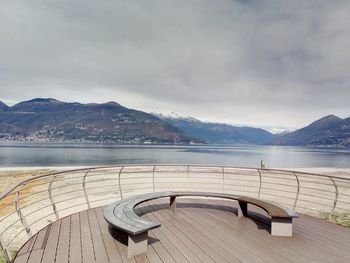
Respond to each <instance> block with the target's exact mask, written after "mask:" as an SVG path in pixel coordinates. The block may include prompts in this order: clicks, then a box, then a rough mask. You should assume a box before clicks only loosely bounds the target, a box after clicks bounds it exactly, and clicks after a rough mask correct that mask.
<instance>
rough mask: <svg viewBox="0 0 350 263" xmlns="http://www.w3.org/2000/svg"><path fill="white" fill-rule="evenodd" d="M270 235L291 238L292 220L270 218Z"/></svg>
mask: <svg viewBox="0 0 350 263" xmlns="http://www.w3.org/2000/svg"><path fill="white" fill-rule="evenodd" d="M271 235H272V236H285V237H291V236H292V235H293V219H292V218H278V217H275V218H271Z"/></svg>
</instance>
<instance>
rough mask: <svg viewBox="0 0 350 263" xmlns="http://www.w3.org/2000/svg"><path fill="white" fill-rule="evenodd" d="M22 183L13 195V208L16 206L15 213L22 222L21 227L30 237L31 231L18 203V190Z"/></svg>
mask: <svg viewBox="0 0 350 263" xmlns="http://www.w3.org/2000/svg"><path fill="white" fill-rule="evenodd" d="M21 187H22V185H21V186H20V187H19V188H18V190H17V192H16V197H15V208H16V212H17V215H18V217H19V219H20V221H21V223H22V226H23V228H24V229H25V230H26V232H27V235H28V238H31V237H32V232H31V230H30V227H29V226H28V223H27V220H26V219H25V217H24V216H23V214H22V210H21V206H20V204H19V191H20V189H21Z"/></svg>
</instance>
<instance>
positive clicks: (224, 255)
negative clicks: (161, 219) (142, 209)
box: [152, 206, 240, 262]
mask: <svg viewBox="0 0 350 263" xmlns="http://www.w3.org/2000/svg"><path fill="white" fill-rule="evenodd" d="M152 207H153V209H156V208H155V207H154V206H152ZM164 212H166V213H162V215H164V216H167V218H168V219H170V218H173V219H174V220H173V221H172V223H173V224H174V225H175V226H176V227H177V228H178V229H179V231H182V230H183V231H185V232H186V233H187V234H188V235H189V236H190V237H191V239H192V240H193V241H194V242H195V243H196V244H199V245H200V246H201V247H202V248H203V250H204V251H206V253H208V254H210V256H211V257H213V258H214V260H215V261H216V262H240V260H239V259H238V258H236V257H235V255H234V254H230V253H229V252H228V251H226V250H225V249H223V248H222V246H221V244H220V243H221V242H220V241H218V240H217V239H216V240H215V239H213V237H212V236H211V235H207V234H206V233H204V232H202V231H201V232H199V231H196V229H194V225H195V224H197V223H198V221H196V222H192V223H188V222H187V221H186V219H185V218H183V217H182V215H180V214H181V212H180V213H177V214H176V215H174V213H173V212H172V211H171V210H169V209H165V210H164Z"/></svg>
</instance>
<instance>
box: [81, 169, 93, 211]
mask: <svg viewBox="0 0 350 263" xmlns="http://www.w3.org/2000/svg"><path fill="white" fill-rule="evenodd" d="M89 172H90V170H88V171H87V172H86V173H85V174H84V177H83V190H84V195H85V199H86V204H87V206H88V209H90V208H91V207H90V201H89V197H88V195H87V192H86V188H85V183H86V176H87V175H88V173H89Z"/></svg>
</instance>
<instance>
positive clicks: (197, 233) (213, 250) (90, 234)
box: [15, 198, 350, 263]
mask: <svg viewBox="0 0 350 263" xmlns="http://www.w3.org/2000/svg"><path fill="white" fill-rule="evenodd" d="M168 202H169V200H168V199H164V200H156V201H152V202H149V203H146V204H144V205H142V206H140V208H139V209H137V211H138V213H139V214H140V215H142V214H143V216H145V217H148V218H149V219H150V220H153V221H154V222H160V223H161V224H162V226H161V227H160V228H158V229H155V230H152V231H151V232H150V245H149V248H148V252H147V253H146V254H144V255H141V256H138V257H136V258H133V259H131V260H128V259H127V258H126V246H125V245H123V244H121V243H119V242H118V241H115V240H114V239H113V238H112V237H111V236H110V234H109V233H108V229H107V223H106V222H105V220H104V218H103V211H102V208H96V209H90V210H88V211H84V212H80V213H78V214H74V215H72V216H69V217H66V218H63V219H62V220H59V221H57V222H55V223H53V224H52V225H50V226H48V227H46V228H45V229H43V230H42V231H40V232H39V233H38V234H36V235H35V236H34V237H33V238H32V239H30V240H29V241H28V242H27V243H26V244H25V245H24V246H23V247H22V249H21V250H20V251H19V252H18V255H17V258H16V260H15V262H16V263H20V262H30V263H39V262H57V263H65V262H84V263H85V262H97V263H105V262H106V263H108V262H111V263H112V262H220V263H221V262H279V263H280V262H350V250H349V244H350V229H349V228H345V227H341V226H337V225H334V224H331V223H328V222H324V221H322V220H319V219H316V218H312V217H309V216H304V215H301V216H300V218H298V219H294V229H293V237H292V238H288V237H273V236H271V235H270V233H269V227H268V224H266V223H264V222H263V221H264V220H262V221H259V220H257V218H256V215H255V214H254V213H251V215H252V216H251V217H250V218H240V219H238V218H237V216H236V212H237V209H236V203H235V202H230V201H222V200H213V199H192V198H191V199H190V198H185V199H181V198H179V199H178V209H177V212H176V215H174V214H173V213H172V212H171V211H170V210H169V209H168V207H169V205H168ZM250 209H252V208H250ZM255 211H256V212H261V211H260V210H259V211H258V210H257V209H256V210H255Z"/></svg>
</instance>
